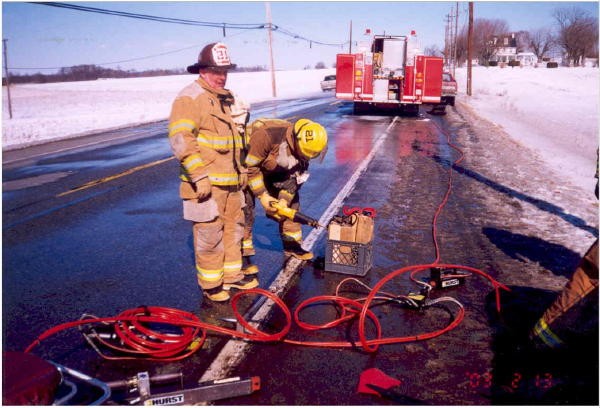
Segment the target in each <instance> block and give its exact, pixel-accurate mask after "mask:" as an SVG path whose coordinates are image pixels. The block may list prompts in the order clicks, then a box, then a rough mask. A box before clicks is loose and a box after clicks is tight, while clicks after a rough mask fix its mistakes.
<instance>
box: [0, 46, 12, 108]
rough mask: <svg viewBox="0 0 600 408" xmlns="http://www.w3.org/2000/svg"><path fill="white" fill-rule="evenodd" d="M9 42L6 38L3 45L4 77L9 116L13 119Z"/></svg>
mask: <svg viewBox="0 0 600 408" xmlns="http://www.w3.org/2000/svg"><path fill="white" fill-rule="evenodd" d="M7 41H8V40H7V39H6V38H4V39H3V40H2V45H3V46H4V47H3V48H4V77H5V78H6V95H7V96H8V116H9V118H10V119H12V103H11V100H10V76H9V75H8V59H7V58H6V42H7Z"/></svg>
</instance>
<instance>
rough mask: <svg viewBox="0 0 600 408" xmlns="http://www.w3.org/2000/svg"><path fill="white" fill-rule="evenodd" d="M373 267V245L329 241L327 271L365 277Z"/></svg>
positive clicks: (326, 252) (326, 261)
mask: <svg viewBox="0 0 600 408" xmlns="http://www.w3.org/2000/svg"><path fill="white" fill-rule="evenodd" d="M371 266H373V243H372V242H369V243H368V244H361V243H359V242H349V241H336V240H333V239H328V240H327V247H326V248H325V270H326V271H330V272H338V273H345V274H347V275H357V276H365V275H366V274H367V272H369V269H371Z"/></svg>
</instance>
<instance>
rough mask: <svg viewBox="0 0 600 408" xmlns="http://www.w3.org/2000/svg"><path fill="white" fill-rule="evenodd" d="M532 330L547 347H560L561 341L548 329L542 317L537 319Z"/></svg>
mask: <svg viewBox="0 0 600 408" xmlns="http://www.w3.org/2000/svg"><path fill="white" fill-rule="evenodd" d="M533 332H534V333H535V334H536V336H538V337H539V338H540V340H542V341H543V342H544V343H545V344H546V345H547V346H548V347H552V348H555V347H560V346H561V345H562V344H563V342H562V340H561V339H560V338H559V337H558V336H557V335H556V334H554V333H553V332H552V330H550V327H548V324H547V323H546V321H545V320H544V319H543V318H542V319H540V320H538V321H537V323H536V324H535V327H534V328H533Z"/></svg>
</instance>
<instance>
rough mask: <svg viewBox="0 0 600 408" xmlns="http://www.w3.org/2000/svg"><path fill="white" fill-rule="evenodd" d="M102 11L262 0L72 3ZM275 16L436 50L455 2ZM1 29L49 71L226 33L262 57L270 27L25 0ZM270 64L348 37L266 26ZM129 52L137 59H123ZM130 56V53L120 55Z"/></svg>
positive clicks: (188, 12)
mask: <svg viewBox="0 0 600 408" xmlns="http://www.w3.org/2000/svg"><path fill="white" fill-rule="evenodd" d="M72 4H77V5H85V6H90V7H96V8H101V9H108V10H117V11H126V12H130V13H138V14H146V15H153V16H161V17H171V18H180V19H189V20H199V21H206V22H217V23H264V22H265V21H266V11H265V10H266V7H265V2H262V1H247V2H234V1H220V2H144V1H139V2H138V1H135V2H121V1H117V2H75V3H72ZM598 4H599V3H598V2H597V1H591V2H565V1H559V2H533V1H532V2H527V1H519V2H494V1H483V2H475V7H474V9H475V18H488V19H493V18H495V19H503V20H505V21H506V22H507V23H508V25H509V27H510V29H511V30H514V31H518V30H531V29H536V28H540V27H552V26H553V25H554V24H555V21H554V19H553V17H552V12H553V10H555V9H556V8H559V7H570V6H577V7H579V8H582V9H584V10H587V11H589V12H590V13H591V14H592V15H593V16H595V17H598ZM270 6H271V15H272V21H273V24H275V25H278V26H280V27H282V28H284V29H285V30H287V31H288V32H292V33H294V34H298V35H300V36H303V37H306V38H309V39H312V40H315V41H320V42H324V43H335V44H341V43H344V42H347V41H348V39H349V26H350V21H352V26H353V40H354V41H356V40H358V39H360V37H361V35H362V33H363V32H364V30H365V28H370V29H371V30H372V31H373V32H374V33H375V34H383V33H384V32H385V33H386V34H395V35H406V34H408V33H410V31H411V30H413V29H414V30H416V32H417V35H418V36H419V40H420V43H421V46H422V47H423V48H424V47H427V46H432V45H437V46H438V47H439V48H441V49H443V46H444V33H445V19H446V15H447V14H449V13H450V11H451V9H452V8H454V7H455V6H456V2H445V1H439V2H434V1H426V2H409V1H396V2H391V1H385V2H366V1H365V2H363V1H333V2H317V1H305V2H288V1H272V2H270ZM467 7H468V3H467V2H459V16H460V20H459V26H462V25H463V24H466V21H467V20H466V18H467ZM2 35H3V38H5V39H8V62H9V68H34V69H31V70H16V69H15V70H14V71H13V72H18V73H31V72H44V73H52V72H55V71H56V69H40V68H56V67H64V66H73V65H81V64H97V65H101V64H102V65H103V66H106V67H108V68H121V69H136V70H144V69H155V68H185V67H186V66H187V65H189V64H192V63H193V62H195V60H196V58H197V55H198V52H199V50H200V49H201V48H202V46H203V45H205V44H207V43H209V42H214V41H223V42H225V43H226V44H227V45H228V46H229V47H230V53H231V57H232V60H233V62H234V63H237V64H238V65H239V66H256V65H261V66H266V67H268V66H269V59H268V56H269V54H268V46H267V31H266V30H235V29H228V30H227V32H226V36H225V37H223V33H222V29H220V28H209V27H197V26H188V25H179V24H169V23H161V22H155V21H146V20H138V19H132V18H126V17H119V16H111V15H104V14H96V13H89V12H82V11H76V10H70V9H64V8H56V7H48V6H44V5H40V4H30V3H23V2H11V1H8V2H7V1H3V2H2ZM273 47H274V58H275V68H276V69H302V68H304V67H305V66H314V65H315V64H316V63H317V62H324V63H325V65H326V66H327V67H331V66H332V64H333V63H334V62H335V55H336V54H337V53H339V52H345V51H347V45H346V46H344V47H343V48H342V47H341V46H323V45H317V44H313V45H312V47H311V46H310V44H309V43H308V42H307V41H304V40H300V39H296V38H293V37H290V36H286V35H282V34H279V33H277V32H275V33H274V34H273ZM129 60H134V61H129ZM124 61H129V62H124Z"/></svg>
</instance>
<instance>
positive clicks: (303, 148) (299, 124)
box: [294, 119, 327, 160]
mask: <svg viewBox="0 0 600 408" xmlns="http://www.w3.org/2000/svg"><path fill="white" fill-rule="evenodd" d="M294 136H295V137H296V142H297V144H298V149H299V150H300V153H301V154H302V156H304V158H306V159H308V160H310V159H314V158H315V157H317V156H319V155H320V154H323V153H325V151H326V148H327V131H326V130H325V128H324V127H323V126H321V125H320V124H318V123H316V122H313V121H311V120H308V119H298V120H297V121H296V123H294Z"/></svg>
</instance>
